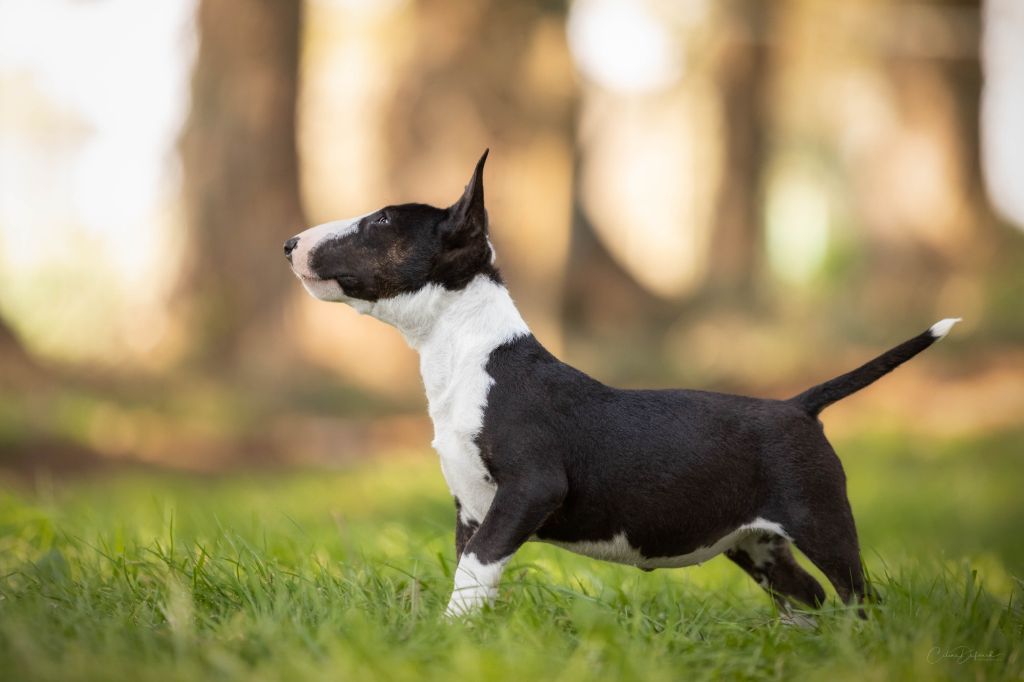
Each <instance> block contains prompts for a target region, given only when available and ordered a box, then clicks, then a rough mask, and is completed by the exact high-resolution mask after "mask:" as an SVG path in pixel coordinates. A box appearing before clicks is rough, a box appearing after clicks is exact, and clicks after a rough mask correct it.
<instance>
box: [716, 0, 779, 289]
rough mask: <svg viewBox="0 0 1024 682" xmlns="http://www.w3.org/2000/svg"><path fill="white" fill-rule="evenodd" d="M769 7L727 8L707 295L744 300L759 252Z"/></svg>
mask: <svg viewBox="0 0 1024 682" xmlns="http://www.w3.org/2000/svg"><path fill="white" fill-rule="evenodd" d="M771 5H772V3H768V2H762V1H761V0H742V1H741V2H737V3H730V5H729V6H730V7H731V8H732V10H731V13H730V17H729V19H728V20H729V21H730V22H732V24H733V26H732V27H731V28H730V30H729V31H728V33H729V34H730V35H731V36H732V40H731V41H730V43H729V45H728V46H727V47H726V48H725V50H724V53H723V54H722V56H721V64H720V67H719V76H718V82H719V89H720V93H721V100H722V112H723V114H724V116H725V126H724V129H725V139H724V141H723V150H722V154H723V158H724V164H723V173H722V185H721V188H720V190H719V195H718V207H717V211H716V213H717V216H716V221H715V226H714V231H713V233H712V241H711V253H710V257H711V260H712V262H713V263H714V267H712V268H711V269H710V271H709V273H708V290H709V293H711V294H712V295H713V296H724V297H726V298H733V299H736V300H737V301H739V300H743V301H749V300H751V296H752V294H753V293H754V291H755V288H756V285H757V282H758V278H759V277H760V276H761V275H762V274H763V273H762V272H761V271H760V266H761V262H760V261H761V259H760V254H761V253H762V252H763V226H762V223H763V216H762V210H761V207H762V200H763V193H764V189H763V182H762V178H763V165H764V158H765V154H766V150H765V136H764V125H765V123H764V122H765V118H766V116H767V114H768V111H767V106H766V102H767V92H766V90H767V81H768V77H769V73H768V70H769V49H768V46H767V39H766V34H767V28H768V23H769V21H770V18H771V17H770V16H769V14H770V12H771Z"/></svg>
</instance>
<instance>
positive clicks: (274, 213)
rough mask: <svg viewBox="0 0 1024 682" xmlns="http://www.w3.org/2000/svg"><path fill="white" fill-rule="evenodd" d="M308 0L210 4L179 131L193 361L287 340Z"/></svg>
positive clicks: (265, 351) (202, 18)
mask: <svg viewBox="0 0 1024 682" xmlns="http://www.w3.org/2000/svg"><path fill="white" fill-rule="evenodd" d="M301 15H302V3H301V2H298V1H293V0H203V1H202V2H200V4H199V8H198V11H197V26H198V33H199V53H198V57H197V59H196V65H195V70H194V73H193V75H192V110H191V112H190V114H189V118H188V121H187V123H186V125H185V130H184V133H183V135H182V138H181V142H180V148H181V158H182V164H183V169H184V182H183V184H184V204H185V211H186V219H187V223H188V229H189V232H188V243H187V249H186V262H185V267H184V271H183V273H182V279H181V287H180V294H181V302H182V303H184V305H185V306H186V315H188V319H189V324H190V338H191V339H193V340H194V345H193V347H192V349H191V351H192V354H193V359H194V360H196V361H198V362H199V363H200V364H201V365H203V366H206V367H211V366H212V367H221V368H237V367H238V366H239V365H241V364H247V363H249V362H250V361H251V360H252V359H253V357H254V356H256V357H257V358H258V359H259V360H263V361H266V360H268V359H271V360H270V361H271V362H272V361H273V360H272V358H273V357H274V356H275V355H277V353H275V352H272V351H274V350H275V348H274V346H280V345H281V344H283V343H284V339H285V338H286V337H285V336H284V334H283V333H282V330H281V324H280V315H281V312H282V302H283V301H284V299H285V297H286V296H287V295H288V294H289V293H290V292H292V290H293V287H291V286H290V284H291V283H292V282H291V279H292V278H291V275H290V274H289V271H288V269H287V267H286V263H285V261H284V258H283V256H282V255H281V244H282V242H283V241H284V240H285V239H286V238H288V237H289V236H291V235H293V234H295V233H296V232H297V231H299V230H300V229H302V228H303V227H304V224H305V222H304V219H303V212H302V207H301V202H300V195H299V177H298V156H297V152H296V143H295V108H296V98H297V94H298V77H299V48H300V34H301V19H302V16H301Z"/></svg>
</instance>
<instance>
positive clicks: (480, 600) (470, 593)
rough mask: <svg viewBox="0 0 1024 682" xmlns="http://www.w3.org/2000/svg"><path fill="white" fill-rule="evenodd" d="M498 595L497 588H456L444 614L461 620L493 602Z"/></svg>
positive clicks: (448, 617)
mask: <svg viewBox="0 0 1024 682" xmlns="http://www.w3.org/2000/svg"><path fill="white" fill-rule="evenodd" d="M496 596H497V590H488V589H485V588H483V587H464V588H462V589H459V590H455V591H454V592H453V593H452V598H451V600H450V601H449V602H448V608H447V609H445V611H444V616H445V618H447V619H448V620H459V619H461V618H464V617H466V616H468V615H470V614H472V613H476V612H477V611H479V610H480V609H482V608H483V607H484V606H487V605H488V604H491V603H492V602H493V601H494V598H495V597H496Z"/></svg>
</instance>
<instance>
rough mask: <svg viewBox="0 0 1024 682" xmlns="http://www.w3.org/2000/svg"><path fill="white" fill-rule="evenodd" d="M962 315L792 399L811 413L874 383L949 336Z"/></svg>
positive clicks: (944, 321)
mask: <svg viewBox="0 0 1024 682" xmlns="http://www.w3.org/2000/svg"><path fill="white" fill-rule="evenodd" d="M960 319H961V318H959V317H951V318H947V319H945V320H940V321H939V322H936V323H935V324H933V325H932V326H931V327H930V328H929V329H928V331H926V332H923V333H921V334H918V335H917V336H915V337H914V338H912V339H910V340H909V341H904V342H903V343H901V344H900V345H898V346H896V347H895V348H891V349H889V350H887V351H885V352H884V353H882V354H881V355H879V356H878V357H877V358H875V359H874V360H872V361H870V362H868V363H866V364H864V365H861V366H860V367H858V368H857V369H855V370H853V371H852V372H847V373H846V374H842V375H840V376H837V377H836V378H835V379H829V380H828V381H826V382H825V383H823V384H818V385H817V386H812V387H811V388H809V389H807V390H806V391H804V392H803V393H801V394H800V395H798V396H794V397H792V398H790V399H789V402H791V403H795V404H796V405H799V406H800V407H801V408H802V409H803V410H804V412H806V413H807V414H809V415H810V416H812V417H817V416H818V413H819V412H821V411H822V410H824V409H825V408H826V407H828V406H829V405H831V404H832V403H834V402H837V401H839V400H842V399H843V398H845V397H846V396H848V395H850V394H851V393H855V392H856V391H859V390H860V389H862V388H864V387H865V386H868V385H870V384H873V383H875V382H876V381H878V380H879V379H881V378H882V377H883V376H885V375H886V374H888V373H889V372H891V371H893V370H894V369H896V368H897V367H899V366H900V365H902V364H903V363H904V362H906V361H907V360H909V359H910V358H912V357H914V356H915V355H917V354H918V353H920V352H921V351H923V350H924V349H925V348H927V347H928V346H930V345H932V344H933V343H935V342H936V341H938V340H939V339H941V338H943V337H944V336H946V334H948V333H949V330H950V329H952V328H953V325H954V324H956V323H957V322H959V321H960Z"/></svg>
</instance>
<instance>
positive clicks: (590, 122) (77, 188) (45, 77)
mask: <svg viewBox="0 0 1024 682" xmlns="http://www.w3.org/2000/svg"><path fill="white" fill-rule="evenodd" d="M1021 35H1024V4H1022V3H1020V2H1017V1H1016V0H991V1H990V2H986V3H983V4H982V3H975V2H918V3H902V2H885V1H882V0H878V1H872V2H867V1H863V2H846V3H827V4H826V3H818V2H811V1H808V0H785V1H780V2H760V1H758V0H736V1H733V2H726V3H720V2H711V1H710V0H645V1H639V0H573V1H571V2H558V1H550V0H531V1H527V2H500V1H499V0H487V1H480V2H461V1H457V0H386V1H385V0H308V1H307V2H304V3H301V4H296V3H291V2H280V3H265V2H263V3H261V2H255V1H253V0H201V1H199V2H196V1H195V0H162V1H161V2H158V3H140V2H135V1H133V0H92V1H88V2H86V1H71V0H33V1H32V2H27V1H19V0H5V1H2V2H0V370H2V371H3V373H4V374H3V376H0V389H2V390H3V391H4V393H3V399H2V402H3V408H2V410H0V452H2V453H3V457H2V459H0V465H3V466H7V467H10V468H11V469H12V470H19V471H24V470H36V469H38V468H40V467H42V468H46V467H58V468H59V467H91V466H96V465H98V463H104V462H109V461H110V460H112V459H116V460H118V461H121V462H124V461H130V462H147V463H148V464H150V465H154V466H161V467H174V468H184V469H199V470H217V469H220V468H223V467H237V466H256V465H258V464H262V463H266V462H275V463H276V462H299V463H306V464H309V463H315V464H319V465H323V464H331V463H336V462H339V461H348V460H349V459H351V458H354V457H359V456H363V455H364V454H366V453H369V452H379V451H382V450H383V451H390V450H393V449H402V448H407V449H412V450H415V451H426V443H428V442H429V429H430V426H429V423H428V422H427V421H426V417H425V413H424V410H423V406H424V399H423V397H422V389H421V386H420V383H419V378H418V375H417V371H416V358H415V357H414V355H413V354H412V352H411V351H409V350H408V349H407V348H406V347H405V345H404V343H403V341H402V339H401V337H400V336H399V335H398V334H397V333H396V332H395V331H394V330H392V329H390V328H388V327H386V326H384V325H382V324H380V323H378V322H375V321H373V320H370V319H367V318H359V317H358V316H357V315H356V314H355V313H354V312H353V311H351V310H349V309H347V308H344V307H342V306H337V305H328V304H325V303H321V302H317V301H314V300H312V299H310V298H309V297H308V296H306V295H305V294H304V293H303V292H302V291H301V288H300V287H299V286H298V285H297V283H296V282H295V281H294V280H293V278H292V277H291V275H290V274H289V272H288V270H287V268H286V264H285V262H284V260H283V258H282V257H281V253H280V245H281V242H283V240H284V239H285V238H287V237H288V236H290V235H292V234H294V233H295V232H297V231H298V230H299V229H301V228H302V227H304V226H307V225H311V224H315V223H319V222H323V221H326V220H330V219H335V218H339V217H345V216H350V215H356V214H361V213H365V212H366V211H369V210H372V209H374V208H377V207H379V206H381V205H384V204H387V203H401V202H405V201H424V202H428V203H433V204H436V205H446V204H447V203H450V202H451V201H453V200H454V199H455V198H456V197H457V196H458V195H459V193H460V192H461V189H462V186H463V184H464V183H465V181H466V179H467V177H468V174H469V172H470V169H471V166H472V164H473V162H474V161H475V159H476V158H477V157H478V156H479V153H480V152H481V151H482V150H483V149H484V148H485V147H490V148H491V161H490V164H489V166H488V170H487V177H486V184H487V197H488V202H489V209H490V216H491V222H492V232H493V241H494V242H495V244H496V246H497V249H498V253H499V259H500V265H501V267H502V269H503V271H504V273H505V275H506V279H507V281H508V283H509V286H510V288H511V290H512V292H513V295H514V297H515V298H516V300H517V302H518V303H519V304H520V306H521V308H522V309H523V311H524V314H525V316H526V318H527V320H528V322H529V323H530V325H531V327H532V328H533V330H534V331H535V333H536V334H537V336H538V337H539V338H540V339H541V340H542V342H544V343H545V344H546V345H548V346H549V347H550V348H552V349H553V350H555V351H556V352H558V353H559V354H561V355H563V356H564V357H565V358H566V359H568V360H569V361H570V362H573V363H574V364H577V365H579V366H581V367H582V368H584V369H585V370H587V371H588V372H590V373H592V374H594V375H596V376H598V377H599V378H601V379H603V380H606V381H608V382H610V383H615V384H619V385H646V386H673V385H688V386H695V387H703V388H712V389H723V390H736V391H747V392H754V393H758V394H761V395H776V396H784V395H786V394H787V393H788V392H791V391H795V390H797V389H801V388H803V387H805V386H806V385H808V384H810V383H813V382H816V381H819V380H821V379H823V378H825V377H827V376H830V375H831V374H834V373H837V372H839V371H844V370H846V369H849V368H850V367H851V366H853V365H854V364H857V363H858V362H860V361H862V360H864V359H867V358H868V357H870V356H872V355H873V354H875V353H877V352H878V351H881V350H882V349H884V348H886V347H889V346H890V345H893V344H894V343H896V342H898V341H900V340H902V339H904V338H905V337H908V336H910V335H912V334H915V333H917V332H918V331H920V330H921V329H923V328H925V327H926V326H927V325H929V324H931V323H932V322H933V321H934V320H936V319H938V318H941V317H947V316H962V317H964V319H965V321H964V324H963V326H962V328H958V329H957V331H956V334H954V336H953V337H952V338H951V339H950V341H949V342H948V343H946V344H944V345H943V346H942V347H941V351H937V352H933V353H932V354H930V355H928V356H927V359H922V360H917V361H915V362H914V363H913V364H912V365H910V366H908V367H907V368H906V369H904V370H901V372H900V373H898V374H897V375H896V376H894V377H892V378H891V379H887V380H886V381H885V382H883V383H881V384H879V385H878V386H877V387H875V388H873V389H872V390H871V393H870V397H868V396H867V394H865V395H864V396H858V397H857V398H856V399H853V400H851V401H850V404H849V405H846V404H844V405H842V406H839V407H838V408H837V409H836V410H835V414H834V415H832V414H831V413H830V416H829V423H830V426H831V428H834V429H837V430H839V431H840V432H842V430H843V429H846V430H847V431H854V430H856V429H858V428H860V427H861V426H862V425H863V424H865V423H868V422H875V423H877V421H878V420H879V419H882V420H891V421H892V422H893V423H899V424H903V425H909V426H912V427H913V428H916V429H921V430H930V431H938V432H951V433H954V432H955V433H972V432H979V431H984V430H991V429H997V428H1010V427H1014V426H1017V425H1018V424H1019V415H1020V414H1024V366H1022V365H1024V363H1022V362H1021V361H1022V359H1024V353H1022V349H1021V341H1022V340H1024V314H1022V301H1024V268H1022V266H1024V235H1022V234H1021V230H1022V229H1024V123H1021V122H1022V121H1024V41H1022V40H1021V39H1020V36H1021Z"/></svg>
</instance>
